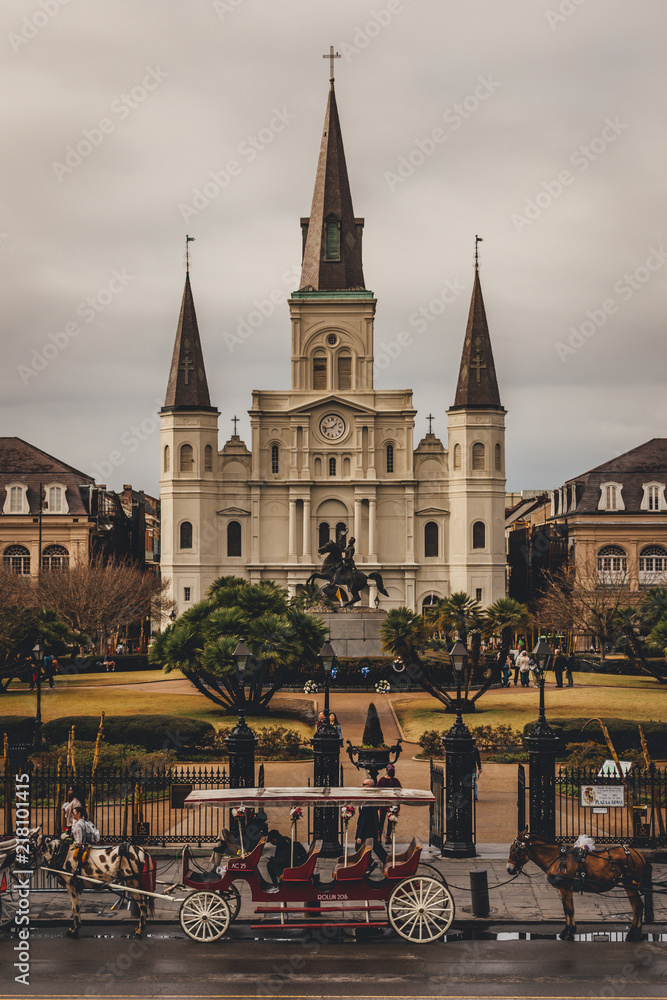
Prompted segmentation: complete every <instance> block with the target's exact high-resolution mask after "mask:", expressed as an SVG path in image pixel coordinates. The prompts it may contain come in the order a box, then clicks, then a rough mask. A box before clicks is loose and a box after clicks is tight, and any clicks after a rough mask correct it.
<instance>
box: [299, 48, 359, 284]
mask: <svg viewBox="0 0 667 1000" xmlns="http://www.w3.org/2000/svg"><path fill="white" fill-rule="evenodd" d="M327 58H328V57H327ZM363 226H364V220H363V219H355V217H354V209H353V208H352V195H351V194H350V182H349V180H348V177H347V166H346V164H345V151H344V149H343V136H342V134H341V129H340V121H339V118H338V108H337V106H336V92H335V90H334V81H333V78H332V79H331V81H330V89H329V100H328V102H327V111H326V115H325V118H324V130H323V132H322V143H321V145H320V158H319V161H318V164H317V176H316V178H315V190H314V192H313V203H312V206H311V209H310V218H308V219H302V220H301V228H302V231H303V237H304V238H303V262H302V269H301V283H300V286H299V288H300V290H302V291H316V292H344V291H358V290H360V289H364V288H365V285H364V271H363V266H362V262H361V231H362V229H363Z"/></svg>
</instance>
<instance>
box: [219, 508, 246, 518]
mask: <svg viewBox="0 0 667 1000" xmlns="http://www.w3.org/2000/svg"><path fill="white" fill-rule="evenodd" d="M218 514H242V515H245V516H246V517H250V511H249V510H244V509H243V507H223V509H222V510H219V511H218Z"/></svg>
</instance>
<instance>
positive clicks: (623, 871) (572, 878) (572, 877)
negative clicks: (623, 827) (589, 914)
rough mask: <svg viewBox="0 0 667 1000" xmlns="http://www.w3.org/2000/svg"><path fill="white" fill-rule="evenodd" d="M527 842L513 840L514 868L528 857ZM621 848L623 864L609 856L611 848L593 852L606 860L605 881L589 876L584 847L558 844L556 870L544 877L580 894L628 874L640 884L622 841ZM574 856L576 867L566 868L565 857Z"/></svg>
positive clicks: (555, 885) (556, 885) (627, 850)
mask: <svg viewBox="0 0 667 1000" xmlns="http://www.w3.org/2000/svg"><path fill="white" fill-rule="evenodd" d="M528 846H529V845H528V844H527V843H526V841H520V840H519V838H518V837H516V838H515V840H514V853H515V856H516V861H517V864H516V867H517V871H518V872H521V870H522V868H523V866H524V865H525V863H526V861H527V859H528ZM621 847H622V848H623V851H624V852H625V863H624V864H619V862H618V861H617V860H616V859H615V858H613V857H612V855H611V850H610V848H608V847H607V848H604V849H603V850H602V851H596V852H595V853H596V855H598V856H600V855H605V854H606V861H607V863H608V864H609V867H610V868H611V877H610V878H609V879H605V880H604V882H601V881H600V880H596V879H594V878H591V876H590V875H588V873H587V872H586V859H587V856H588V853H589V852H588V851H586V848H585V847H569V846H568V845H567V844H561V846H560V854H559V861H558V869H557V871H556V872H555V873H554V874H548V875H547V880H548V881H549V883H550V884H551V885H553V886H554V887H555V888H557V889H559V888H568V887H570V886H571V887H572V888H573V889H576V890H577V891H578V892H580V893H584V892H596V891H599V890H597V889H595V888H594V886H595V884H596V882H597V884H598V886H600V885H603V884H605V885H606V884H607V883H608V882H609V883H610V887H611V886H613V885H615V884H616V883H618V882H620V881H621V880H622V879H623V878H624V877H627V876H628V875H629V876H631V877H632V878H633V881H634V882H635V883H636V884H637V885H639V882H637V880H636V878H635V875H636V866H635V864H634V861H633V858H632V855H631V853H630V850H629V848H628V846H627V844H621ZM519 852H521V854H522V855H523V858H520V857H519V856H518V854H519ZM570 858H573V859H574V861H575V863H576V869H575V871H574V872H572V871H568V860H569V859H570Z"/></svg>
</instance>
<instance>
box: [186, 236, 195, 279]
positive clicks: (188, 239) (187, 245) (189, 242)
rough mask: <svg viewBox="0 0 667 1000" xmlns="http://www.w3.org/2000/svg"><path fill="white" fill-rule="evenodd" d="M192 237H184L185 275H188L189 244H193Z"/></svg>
mask: <svg viewBox="0 0 667 1000" xmlns="http://www.w3.org/2000/svg"><path fill="white" fill-rule="evenodd" d="M194 240H195V238H194V236H187V235H186V237H185V271H186V273H187V274H189V273H190V244H191V243H194Z"/></svg>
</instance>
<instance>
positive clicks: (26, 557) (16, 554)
mask: <svg viewBox="0 0 667 1000" xmlns="http://www.w3.org/2000/svg"><path fill="white" fill-rule="evenodd" d="M4 561H5V569H8V570H9V571H10V572H11V573H18V575H19V576H30V552H29V551H28V549H26V547H25V545H9V546H7V548H6V549H5V551H4Z"/></svg>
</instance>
